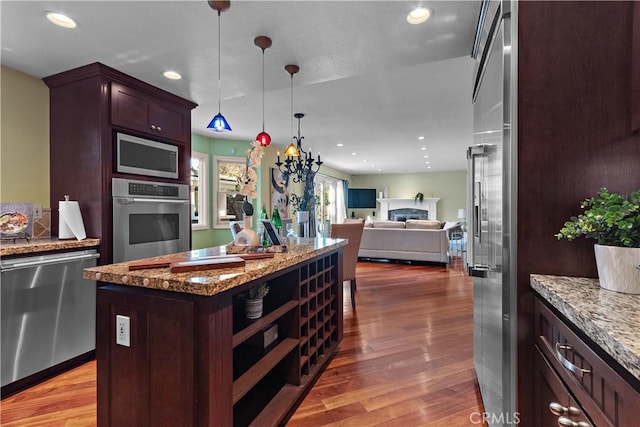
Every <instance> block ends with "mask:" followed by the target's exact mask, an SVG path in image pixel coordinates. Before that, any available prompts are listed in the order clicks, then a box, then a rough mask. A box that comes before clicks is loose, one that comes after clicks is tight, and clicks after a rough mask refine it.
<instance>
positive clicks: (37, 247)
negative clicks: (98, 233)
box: [0, 237, 100, 256]
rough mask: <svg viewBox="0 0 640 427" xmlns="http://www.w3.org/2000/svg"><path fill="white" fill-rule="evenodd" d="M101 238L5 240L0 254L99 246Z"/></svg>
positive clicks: (20, 253)
mask: <svg viewBox="0 0 640 427" xmlns="http://www.w3.org/2000/svg"><path fill="white" fill-rule="evenodd" d="M99 244H100V239H85V240H76V239H68V240H60V239H58V238H55V237H51V238H39V239H31V240H29V241H28V242H27V241H26V240H24V239H18V240H17V241H16V242H15V243H13V242H11V241H3V242H2V244H1V245H0V256H9V255H22V254H35V253H37V252H47V251H58V250H65V249H76V248H89V247H93V246H98V245H99Z"/></svg>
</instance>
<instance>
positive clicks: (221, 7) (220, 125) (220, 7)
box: [207, 0, 231, 132]
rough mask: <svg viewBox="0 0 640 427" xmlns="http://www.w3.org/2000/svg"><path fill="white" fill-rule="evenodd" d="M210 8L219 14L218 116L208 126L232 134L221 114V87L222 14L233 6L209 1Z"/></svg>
mask: <svg viewBox="0 0 640 427" xmlns="http://www.w3.org/2000/svg"><path fill="white" fill-rule="evenodd" d="M208 3H209V6H210V7H211V8H212V9H214V10H216V11H217V12H218V114H216V115H215V116H213V119H211V122H210V123H209V125H208V126H207V128H209V129H213V130H214V131H216V132H230V131H231V126H229V122H227V119H225V118H224V116H223V115H222V113H221V108H220V104H221V103H222V101H221V100H222V90H221V85H220V56H221V55H220V14H221V13H222V12H223V11H225V10H227V9H229V7H230V6H231V2H230V1H220V0H209V1H208Z"/></svg>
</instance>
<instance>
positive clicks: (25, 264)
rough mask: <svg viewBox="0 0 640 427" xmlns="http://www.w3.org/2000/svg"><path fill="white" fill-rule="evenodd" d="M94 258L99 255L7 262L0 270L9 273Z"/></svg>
mask: <svg viewBox="0 0 640 427" xmlns="http://www.w3.org/2000/svg"><path fill="white" fill-rule="evenodd" d="M96 258H100V254H99V253H90V254H82V255H76V256H66V257H52V258H50V259H44V260H36V261H25V262H15V263H12V262H10V261H8V262H6V263H3V264H2V266H1V268H2V271H11V270H19V269H22V268H29V267H39V266H41V265H53V264H60V263H64V262H74V261H82V260H85V259H96Z"/></svg>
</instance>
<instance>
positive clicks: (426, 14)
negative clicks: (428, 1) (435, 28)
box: [407, 7, 432, 24]
mask: <svg viewBox="0 0 640 427" xmlns="http://www.w3.org/2000/svg"><path fill="white" fill-rule="evenodd" d="M431 15H432V13H431V9H428V8H426V7H417V8H415V9H413V10H412V11H411V12H409V14H408V15H407V22H408V23H409V24H422V23H423V22H425V21H426V20H427V19H429V18H430V17H431Z"/></svg>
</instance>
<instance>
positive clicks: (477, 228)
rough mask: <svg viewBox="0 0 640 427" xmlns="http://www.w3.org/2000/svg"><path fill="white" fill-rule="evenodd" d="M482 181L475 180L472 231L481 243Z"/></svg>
mask: <svg viewBox="0 0 640 427" xmlns="http://www.w3.org/2000/svg"><path fill="white" fill-rule="evenodd" d="M481 185H482V183H480V182H476V183H475V185H474V187H475V188H474V190H473V192H474V194H473V222H474V224H473V233H474V234H475V237H476V238H477V239H478V243H482V230H481V227H482V194H481V190H482V188H481Z"/></svg>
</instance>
